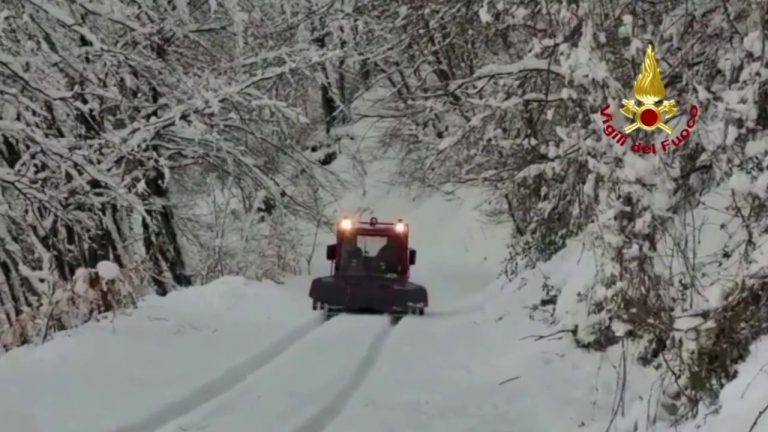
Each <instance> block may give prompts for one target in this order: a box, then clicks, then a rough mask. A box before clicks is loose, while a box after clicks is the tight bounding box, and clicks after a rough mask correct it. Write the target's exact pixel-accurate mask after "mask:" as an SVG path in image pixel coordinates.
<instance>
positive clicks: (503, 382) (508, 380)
mask: <svg viewBox="0 0 768 432" xmlns="http://www.w3.org/2000/svg"><path fill="white" fill-rule="evenodd" d="M519 378H520V377H519V376H515V377H512V378H509V379H505V380H504V381H502V382H500V383H499V385H504V384H506V383H508V382H512V381H514V380H516V379H519Z"/></svg>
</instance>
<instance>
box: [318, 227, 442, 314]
mask: <svg viewBox="0 0 768 432" xmlns="http://www.w3.org/2000/svg"><path fill="white" fill-rule="evenodd" d="M376 250H378V251H376ZM374 252H375V254H374ZM326 258H327V259H328V260H329V261H331V263H332V264H331V275H330V276H325V277H320V278H317V279H315V280H313V281H312V285H311V287H310V290H309V296H310V298H312V301H313V309H324V310H326V312H327V313H328V314H335V313H339V312H343V311H373V312H385V313H392V314H395V315H403V314H417V315H423V314H424V309H425V308H426V307H427V306H428V295H427V290H426V289H425V288H424V287H423V286H421V285H418V284H415V283H413V282H411V281H409V276H410V267H411V266H412V265H414V264H415V263H416V251H415V250H414V249H410V248H409V226H408V224H406V223H405V222H403V221H402V220H399V221H397V222H394V223H393V222H379V221H378V220H377V219H376V218H371V219H370V221H368V222H360V221H358V222H356V223H354V222H352V220H350V219H344V220H342V221H341V223H340V224H339V226H338V228H337V231H336V243H335V244H332V245H328V247H327V249H326Z"/></svg>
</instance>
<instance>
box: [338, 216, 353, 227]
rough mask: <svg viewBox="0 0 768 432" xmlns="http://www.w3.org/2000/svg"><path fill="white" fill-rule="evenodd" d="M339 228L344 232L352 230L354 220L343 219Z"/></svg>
mask: <svg viewBox="0 0 768 432" xmlns="http://www.w3.org/2000/svg"><path fill="white" fill-rule="evenodd" d="M339 228H341V229H343V230H348V229H351V228H352V219H342V220H341V223H339Z"/></svg>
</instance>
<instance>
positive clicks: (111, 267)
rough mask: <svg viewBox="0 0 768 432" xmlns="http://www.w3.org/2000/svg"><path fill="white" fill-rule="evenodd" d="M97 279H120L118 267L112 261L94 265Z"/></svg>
mask: <svg viewBox="0 0 768 432" xmlns="http://www.w3.org/2000/svg"><path fill="white" fill-rule="evenodd" d="M96 271H97V272H98V273H99V277H100V278H102V279H104V280H112V279H117V278H118V277H120V267H119V266H118V265H117V264H115V263H113V262H112V261H100V262H99V263H98V264H96Z"/></svg>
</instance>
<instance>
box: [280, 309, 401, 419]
mask: <svg viewBox="0 0 768 432" xmlns="http://www.w3.org/2000/svg"><path fill="white" fill-rule="evenodd" d="M401 320H402V318H399V319H395V320H393V321H391V325H389V326H386V327H384V328H382V329H381V330H380V331H379V332H378V333H377V334H376V336H375V337H374V338H373V339H372V340H371V343H370V344H369V345H368V349H367V351H366V352H365V355H364V356H363V358H362V359H361V360H360V362H359V363H358V365H357V367H356V368H355V370H354V371H353V372H352V374H351V375H350V376H349V379H348V380H347V382H346V383H345V384H344V385H343V386H342V387H341V388H340V389H339V390H338V391H337V392H336V394H334V395H333V397H332V398H331V400H330V401H329V402H328V403H327V404H325V405H324V406H323V407H322V408H320V409H319V410H318V411H317V412H315V414H313V415H312V416H310V417H309V418H308V419H307V420H305V421H304V422H303V423H302V424H301V425H300V426H299V427H297V428H296V429H294V430H293V432H322V431H323V430H325V428H327V427H328V426H329V425H330V424H331V423H332V422H333V421H334V420H335V419H336V417H338V416H339V414H341V412H342V411H343V410H344V408H345V407H346V406H347V404H348V403H349V401H350V400H351V399H352V397H353V396H354V394H355V392H357V389H359V388H360V386H361V385H362V384H363V382H364V381H365V378H366V377H368V374H369V373H370V372H371V370H372V369H373V366H375V365H376V360H378V358H379V355H380V354H381V350H382V349H383V348H384V345H385V344H386V342H387V340H388V339H389V337H390V335H391V334H392V331H393V330H394V328H395V327H396V326H397V324H399V323H400V321H401Z"/></svg>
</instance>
